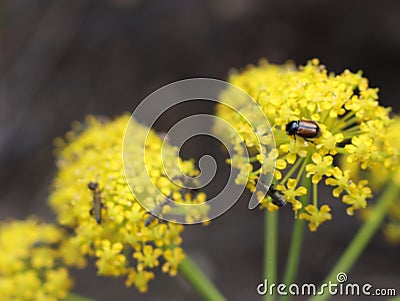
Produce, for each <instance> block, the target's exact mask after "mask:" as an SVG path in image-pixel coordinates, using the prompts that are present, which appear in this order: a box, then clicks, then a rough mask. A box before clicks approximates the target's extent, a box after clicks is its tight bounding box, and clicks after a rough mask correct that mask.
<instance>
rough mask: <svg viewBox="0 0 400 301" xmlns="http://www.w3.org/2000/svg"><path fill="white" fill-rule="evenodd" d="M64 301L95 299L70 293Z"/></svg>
mask: <svg viewBox="0 0 400 301" xmlns="http://www.w3.org/2000/svg"><path fill="white" fill-rule="evenodd" d="M64 301H93V299H89V298H86V297H82V296H80V295H77V294H74V293H69V294H68V295H67V296H66V297H65V299H64Z"/></svg>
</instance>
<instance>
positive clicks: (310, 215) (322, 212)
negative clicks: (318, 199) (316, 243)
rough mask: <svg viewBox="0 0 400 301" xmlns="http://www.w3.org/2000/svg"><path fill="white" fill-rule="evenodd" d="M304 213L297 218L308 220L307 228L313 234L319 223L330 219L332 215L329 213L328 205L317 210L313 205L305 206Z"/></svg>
mask: <svg viewBox="0 0 400 301" xmlns="http://www.w3.org/2000/svg"><path fill="white" fill-rule="evenodd" d="M305 210H306V212H302V213H300V215H299V217H300V218H301V219H304V220H308V221H309V224H308V228H309V229H310V231H312V232H315V231H317V228H318V227H319V225H320V224H321V223H323V222H324V221H328V220H331V219H332V214H330V213H329V212H330V211H331V208H329V206H328V205H322V206H321V208H320V209H319V210H318V208H316V207H315V206H314V205H307V206H306V208H305Z"/></svg>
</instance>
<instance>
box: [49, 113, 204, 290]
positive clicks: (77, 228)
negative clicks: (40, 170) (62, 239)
mask: <svg viewBox="0 0 400 301" xmlns="http://www.w3.org/2000/svg"><path fill="white" fill-rule="evenodd" d="M129 118H130V116H129V115H123V116H121V117H119V118H116V119H115V120H113V121H107V120H103V119H101V118H94V117H88V118H87V120H86V122H85V124H83V125H82V124H79V123H76V124H74V125H73V128H72V130H71V131H70V132H68V133H67V135H66V140H63V139H58V140H57V141H56V144H57V149H56V155H57V158H58V161H57V166H58V174H57V176H56V178H55V180H54V184H53V191H52V193H51V196H50V204H51V206H52V208H53V209H54V211H55V212H56V214H57V220H58V222H59V223H60V224H61V225H62V226H66V227H68V228H71V229H73V231H74V232H73V235H72V236H71V238H70V239H69V240H68V242H67V244H66V245H67V247H66V249H68V250H69V252H68V254H67V252H66V254H65V256H66V260H67V261H68V264H76V265H83V264H84V262H85V257H86V256H93V257H95V258H96V259H97V261H96V266H97V269H98V274H99V275H103V276H125V277H126V279H127V280H126V284H127V285H128V286H130V285H135V286H136V287H137V288H138V289H139V290H140V291H141V292H145V291H146V290H147V286H148V282H149V280H150V279H152V278H154V272H153V269H154V268H156V267H157V266H159V265H162V271H163V272H165V273H169V274H170V275H175V274H176V273H177V268H178V265H179V263H180V262H181V261H182V260H183V259H184V257H185V255H184V253H183V251H182V249H181V247H180V246H181V243H182V237H181V232H182V231H183V226H182V225H180V224H176V223H172V222H168V223H167V222H163V221H161V220H159V219H158V218H152V217H151V215H150V214H149V213H148V212H147V211H146V209H144V208H143V207H142V205H141V203H139V202H138V199H137V198H136V197H137V196H140V197H141V199H142V200H143V199H144V200H146V201H147V202H148V203H149V204H150V205H149V206H150V207H151V205H152V208H154V207H156V208H159V213H161V215H162V214H164V213H166V212H168V211H171V212H172V211H173V209H174V208H173V206H171V205H165V204H163V198H162V195H161V196H160V193H158V192H157V189H158V190H159V191H161V192H162V193H163V194H164V195H165V196H166V197H171V198H173V199H174V201H176V202H179V203H184V204H198V203H204V202H205V198H206V197H205V195H204V194H203V193H198V194H195V195H190V197H189V196H188V194H190V193H188V191H187V190H184V189H181V187H180V186H179V185H176V184H174V183H173V182H171V181H170V180H169V179H168V178H167V177H166V175H165V172H164V168H165V169H166V170H169V171H172V172H173V173H175V174H180V173H181V172H183V173H185V174H186V175H188V176H191V177H193V176H195V175H197V174H198V171H197V170H196V169H195V168H194V164H193V162H192V161H182V160H181V159H179V156H178V151H177V149H176V148H174V147H172V146H169V145H166V144H165V143H164V145H163V146H162V140H161V139H160V138H159V137H158V136H157V135H156V134H155V133H154V132H153V131H149V129H148V128H146V127H145V126H142V125H140V124H138V123H136V122H135V121H133V120H131V121H130V126H133V127H134V130H135V131H134V133H135V135H134V137H130V143H129V144H125V145H124V156H125V155H129V157H130V158H132V160H130V161H129V164H128V165H125V166H124V165H123V158H122V152H123V140H124V134H125V129H126V128H127V125H128V122H129ZM146 137H147V139H146ZM135 141H138V142H139V141H146V143H145V145H143V144H140V143H137V144H136V143H135ZM161 149H163V151H162V152H163V154H162V156H161ZM143 158H146V159H145V161H146V167H147V171H146V169H145V168H143V165H141V164H140V161H139V160H143ZM162 159H164V160H162ZM124 167H125V172H126V174H127V177H129V181H130V182H129V183H133V185H134V187H131V188H132V190H133V192H134V194H133V193H132V192H131V190H130V187H129V185H128V182H127V178H126V177H125V174H124ZM147 175H149V176H150V178H151V182H152V183H154V184H155V187H153V185H151V187H148V185H147V183H148V182H146V181H144V179H145V178H146V176H147ZM156 188H157V189H156ZM185 214H186V220H188V221H192V220H194V219H196V218H199V216H204V215H205V214H206V212H199V211H198V210H197V211H195V212H191V211H187V212H185Z"/></svg>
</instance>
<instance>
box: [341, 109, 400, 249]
mask: <svg viewBox="0 0 400 301" xmlns="http://www.w3.org/2000/svg"><path fill="white" fill-rule="evenodd" d="M382 130H384V131H385V137H384V140H383V141H382V144H383V155H382V157H383V158H384V160H383V164H381V166H376V168H374V169H373V170H370V169H368V170H363V169H362V166H361V164H360V163H359V162H352V161H349V160H343V161H342V162H341V163H342V166H343V168H347V169H348V170H349V172H348V176H350V175H352V176H353V177H354V178H360V177H363V178H365V179H367V180H368V181H369V182H370V184H371V186H372V187H373V189H374V191H375V192H377V193H380V192H381V191H382V190H384V189H387V186H388V185H397V186H400V135H399V133H400V117H398V116H396V117H394V118H393V119H392V122H391V124H390V126H389V127H388V128H385V129H382ZM374 206H375V204H373V205H372V206H370V207H368V210H367V211H366V212H364V214H362V215H361V216H362V217H363V218H365V219H368V218H369V216H370V212H371V211H372V210H374ZM399 208H400V195H399V196H398V197H397V198H396V199H395V200H394V201H393V202H392V203H391V204H390V207H389V210H388V211H387V219H386V222H385V223H384V225H383V232H384V235H385V237H386V239H387V240H388V241H389V242H390V243H392V244H400V209H399Z"/></svg>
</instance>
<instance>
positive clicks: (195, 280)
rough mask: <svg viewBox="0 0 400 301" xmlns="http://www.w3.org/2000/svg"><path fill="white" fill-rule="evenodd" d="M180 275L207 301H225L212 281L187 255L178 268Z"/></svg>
mask: <svg viewBox="0 0 400 301" xmlns="http://www.w3.org/2000/svg"><path fill="white" fill-rule="evenodd" d="M178 271H179V274H180V275H181V276H182V277H183V278H185V280H186V281H187V282H188V283H189V284H190V285H191V286H192V287H193V288H194V289H195V291H197V292H198V293H199V295H200V296H202V298H203V300H207V301H224V300H226V298H225V297H224V296H223V295H222V294H221V293H220V292H219V290H218V289H217V288H216V287H215V286H214V284H213V283H212V282H211V280H210V279H209V278H208V277H207V276H206V275H205V274H204V273H203V271H201V270H200V268H199V267H198V266H197V265H196V263H195V262H194V261H193V260H192V259H191V258H190V257H189V256H188V255H187V254H186V258H185V259H184V260H183V261H182V262H181V263H180V265H179V267H178Z"/></svg>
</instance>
